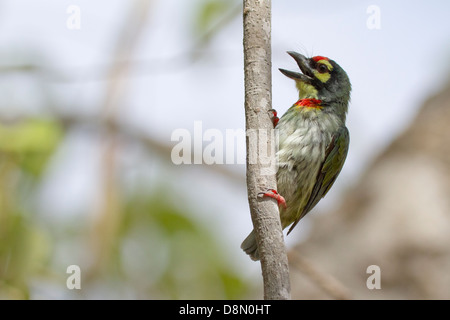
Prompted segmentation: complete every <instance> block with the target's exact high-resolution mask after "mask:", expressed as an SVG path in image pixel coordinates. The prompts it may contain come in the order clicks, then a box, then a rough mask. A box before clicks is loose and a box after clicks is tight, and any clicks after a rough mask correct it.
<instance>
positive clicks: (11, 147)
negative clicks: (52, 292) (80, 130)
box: [0, 119, 63, 298]
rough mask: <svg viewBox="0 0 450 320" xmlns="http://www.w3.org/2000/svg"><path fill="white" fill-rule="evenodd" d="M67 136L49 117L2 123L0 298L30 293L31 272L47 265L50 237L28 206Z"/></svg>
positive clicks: (0, 163) (0, 154)
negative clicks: (38, 182) (32, 215)
mask: <svg viewBox="0 0 450 320" xmlns="http://www.w3.org/2000/svg"><path fill="white" fill-rule="evenodd" d="M62 135H63V131H62V130H61V128H60V126H59V125H58V124H57V123H56V122H54V121H51V120H47V119H27V120H23V121H19V122H17V123H10V124H7V125H5V124H0V298H26V297H28V295H29V292H28V285H27V280H28V279H29V276H30V275H33V274H34V273H35V272H37V271H38V270H39V269H40V268H42V267H43V264H45V260H46V258H47V256H48V252H47V249H48V247H47V245H46V244H45V242H46V237H45V234H44V232H43V230H42V229H41V228H40V227H38V226H37V225H35V224H34V223H33V222H32V217H31V216H30V214H31V212H29V211H28V209H27V208H29V206H30V201H32V200H31V199H32V198H33V194H34V191H35V188H36V184H34V183H33V182H35V181H36V180H38V179H39V177H41V175H42V173H43V171H44V169H45V166H46V164H47V162H48V160H49V159H50V157H51V156H52V154H53V152H54V151H55V150H56V148H57V146H58V144H59V142H60V141H61V138H62Z"/></svg>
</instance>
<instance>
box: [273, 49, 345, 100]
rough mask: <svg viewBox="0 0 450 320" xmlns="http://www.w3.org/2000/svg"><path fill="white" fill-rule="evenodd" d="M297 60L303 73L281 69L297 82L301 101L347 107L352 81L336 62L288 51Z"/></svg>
mask: <svg viewBox="0 0 450 320" xmlns="http://www.w3.org/2000/svg"><path fill="white" fill-rule="evenodd" d="M288 54H289V55H290V56H291V57H293V58H294V59H295V61H296V62H297V64H298V66H299V68H300V70H301V71H302V73H299V72H294V71H289V70H285V69H280V71H281V72H282V73H283V74H284V75H285V76H287V77H289V78H291V79H293V80H295V82H296V86H297V89H298V90H299V97H300V99H308V98H310V99H319V100H321V101H323V102H324V103H332V102H338V103H339V104H340V105H345V107H347V104H348V101H349V100H350V91H351V85H350V80H349V78H348V76H347V73H345V71H344V69H342V68H341V67H340V66H339V65H338V64H337V63H336V62H335V61H333V60H331V59H328V58H326V57H322V56H315V57H312V58H306V57H305V56H304V55H302V54H300V53H297V52H293V51H288Z"/></svg>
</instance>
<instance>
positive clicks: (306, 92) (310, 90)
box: [296, 81, 318, 99]
mask: <svg viewBox="0 0 450 320" xmlns="http://www.w3.org/2000/svg"><path fill="white" fill-rule="evenodd" d="M296 86H297V89H298V94H299V98H300V99H308V98H311V99H318V97H317V89H316V88H314V86H313V85H311V84H309V83H304V82H302V81H296Z"/></svg>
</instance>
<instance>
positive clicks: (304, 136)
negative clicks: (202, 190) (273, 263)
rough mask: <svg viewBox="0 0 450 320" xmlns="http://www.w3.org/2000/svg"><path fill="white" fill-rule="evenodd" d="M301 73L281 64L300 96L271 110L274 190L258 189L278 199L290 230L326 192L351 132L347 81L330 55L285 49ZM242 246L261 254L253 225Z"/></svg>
mask: <svg viewBox="0 0 450 320" xmlns="http://www.w3.org/2000/svg"><path fill="white" fill-rule="evenodd" d="M287 53H288V54H289V55H290V56H291V57H292V58H294V60H295V61H296V63H297V65H298V67H299V68H300V71H301V72H294V71H289V70H285V69H279V70H280V71H281V73H283V74H284V75H285V76H287V77H289V78H291V79H293V80H294V81H295V85H296V88H297V89H298V93H299V99H298V101H297V102H295V103H294V104H293V105H292V106H291V107H290V108H289V109H288V110H287V111H286V113H285V114H284V115H283V116H282V117H281V118H278V117H277V113H276V111H275V110H273V109H271V111H272V121H273V123H274V126H275V129H276V130H278V137H279V145H278V151H277V153H276V158H277V163H278V169H277V173H276V181H277V190H275V189H269V190H267V191H265V192H262V193H260V196H262V197H270V198H274V199H276V200H277V202H278V207H279V211H280V222H281V226H282V229H283V230H284V229H285V228H287V227H289V226H290V228H289V231H288V233H287V234H289V233H290V232H291V231H292V230H293V229H294V227H295V226H296V225H297V224H298V222H299V221H300V220H301V219H302V218H303V217H304V216H305V215H306V214H307V213H308V212H310V211H311V210H312V209H313V208H314V207H315V206H316V205H317V203H318V202H319V201H320V200H321V199H322V198H323V197H324V196H325V195H326V194H327V192H328V191H329V190H330V188H331V187H332V186H333V184H334V182H335V181H336V178H337V177H338V175H339V173H340V172H341V170H342V167H343V165H344V162H345V159H346V158H347V154H348V149H349V143H350V136H349V131H348V129H347V127H346V124H345V122H346V116H347V111H348V105H349V102H350V93H351V83H350V79H349V77H348V75H347V73H346V72H345V71H344V69H342V68H341V67H340V66H339V65H338V64H337V63H336V62H335V61H334V60H331V59H329V58H327V57H324V56H313V57H310V58H307V57H305V56H304V55H302V54H300V53H297V52H294V51H288V52H287ZM241 248H242V249H243V250H244V251H245V253H247V254H248V255H249V256H250V258H251V259H252V260H255V261H257V260H259V258H260V254H259V250H258V245H257V242H256V238H255V231H254V230H253V231H252V232H251V233H250V234H249V235H248V236H247V238H246V239H245V240H244V241H243V242H242V245H241Z"/></svg>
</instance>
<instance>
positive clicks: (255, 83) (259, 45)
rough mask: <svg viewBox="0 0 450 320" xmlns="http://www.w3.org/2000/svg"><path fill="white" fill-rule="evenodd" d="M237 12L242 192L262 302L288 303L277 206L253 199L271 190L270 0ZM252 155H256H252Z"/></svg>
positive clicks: (249, 2)
mask: <svg viewBox="0 0 450 320" xmlns="http://www.w3.org/2000/svg"><path fill="white" fill-rule="evenodd" d="M243 12H244V73H245V118H246V130H247V192H248V200H249V205H250V212H251V216H252V221H253V227H254V229H255V233H256V241H257V243H258V250H259V255H260V260H261V269H262V274H263V281H264V298H265V299H290V284H289V267H288V259H287V254H286V247H285V245H284V240H283V232H282V229H281V224H280V217H279V213H278V207H277V205H276V202H275V201H270V200H267V201H266V200H264V201H260V200H259V199H258V193H259V192H261V191H266V190H267V189H268V188H276V176H275V173H276V171H275V169H274V168H273V166H272V170H271V172H270V171H267V165H264V163H265V164H267V162H270V163H271V164H275V154H274V152H271V153H269V154H268V159H264V160H265V161H261V159H262V157H261V153H262V152H261V151H262V150H263V151H264V152H265V153H267V150H273V149H274V148H273V146H274V145H275V139H274V136H273V135H272V134H270V133H271V132H273V124H272V121H271V120H270V117H269V110H270V109H271V105H272V72H271V67H272V63H271V0H244V11H243ZM261 132H266V133H269V134H267V135H262V134H260V133H261ZM266 137H267V139H264V138H266ZM255 152H257V154H256V155H255V154H252V153H255ZM255 160H256V161H255ZM267 160H268V161H267Z"/></svg>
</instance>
